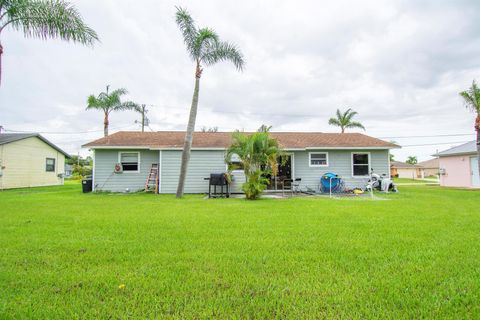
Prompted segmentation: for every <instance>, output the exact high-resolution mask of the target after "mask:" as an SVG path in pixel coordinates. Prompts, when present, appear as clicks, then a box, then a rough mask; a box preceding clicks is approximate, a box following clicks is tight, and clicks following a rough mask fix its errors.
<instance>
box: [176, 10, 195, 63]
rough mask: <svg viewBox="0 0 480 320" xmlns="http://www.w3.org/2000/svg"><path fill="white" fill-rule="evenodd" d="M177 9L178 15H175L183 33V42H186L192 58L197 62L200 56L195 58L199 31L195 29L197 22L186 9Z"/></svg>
mask: <svg viewBox="0 0 480 320" xmlns="http://www.w3.org/2000/svg"><path fill="white" fill-rule="evenodd" d="M176 8H177V13H176V14H175V21H176V22H177V26H178V28H179V29H180V31H181V32H182V35H183V42H185V45H186V46H187V50H188V53H189V54H190V57H191V58H192V59H193V60H197V58H198V56H197V57H196V56H195V39H197V36H198V31H197V28H196V27H195V22H194V21H193V18H192V17H191V16H190V13H189V12H188V11H187V10H186V9H184V8H181V7H176Z"/></svg>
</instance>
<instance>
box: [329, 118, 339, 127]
mask: <svg viewBox="0 0 480 320" xmlns="http://www.w3.org/2000/svg"><path fill="white" fill-rule="evenodd" d="M328 124H329V125H332V126H337V127H341V126H342V124H341V122H340V120H338V119H336V118H330V120H328Z"/></svg>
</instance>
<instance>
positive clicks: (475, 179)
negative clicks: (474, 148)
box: [470, 157, 480, 187]
mask: <svg viewBox="0 0 480 320" xmlns="http://www.w3.org/2000/svg"><path fill="white" fill-rule="evenodd" d="M470 170H472V172H471V174H472V187H480V176H479V174H478V158H477V157H472V158H470Z"/></svg>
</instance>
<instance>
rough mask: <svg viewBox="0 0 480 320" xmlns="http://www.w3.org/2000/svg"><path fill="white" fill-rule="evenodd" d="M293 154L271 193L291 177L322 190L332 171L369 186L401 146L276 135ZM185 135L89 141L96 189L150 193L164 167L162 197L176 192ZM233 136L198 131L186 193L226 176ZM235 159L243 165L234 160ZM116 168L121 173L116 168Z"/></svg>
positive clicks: (236, 186) (355, 138) (240, 178)
mask: <svg viewBox="0 0 480 320" xmlns="http://www.w3.org/2000/svg"><path fill="white" fill-rule="evenodd" d="M271 135H272V137H273V138H276V139H277V140H278V141H279V143H280V144H281V145H282V147H283V148H284V149H285V150H286V152H287V153H288V156H287V160H286V161H285V163H284V164H282V165H280V166H279V170H278V171H279V175H278V176H277V177H274V178H271V183H270V185H269V189H273V190H279V189H281V188H282V183H283V181H284V180H285V179H295V178H300V179H301V186H300V187H301V188H306V187H309V188H312V189H318V186H319V183H320V178H321V176H322V175H323V174H325V173H327V172H334V173H337V174H339V175H340V176H341V177H342V178H343V179H344V181H345V184H346V186H347V187H350V188H353V187H364V186H365V184H366V183H367V180H368V179H369V174H370V172H371V171H372V170H373V171H374V172H376V173H378V174H386V175H387V176H388V175H389V172H390V171H389V150H390V149H392V148H398V147H399V146H397V145H395V144H392V143H389V142H386V141H383V140H379V139H376V138H372V137H369V136H366V135H363V134H360V133H342V134H340V133H315V132H272V133H271ZM184 138H185V132H180V131H162V132H126V131H121V132H117V133H114V134H112V135H109V136H107V137H104V138H101V139H98V140H95V141H92V142H90V143H87V144H86V145H84V146H83V147H87V148H90V149H91V150H92V151H93V153H94V158H93V188H94V190H102V191H103V190H106V191H107V190H108V191H115V192H128V191H135V190H141V189H144V186H145V182H146V179H147V176H148V174H149V171H150V169H151V166H152V164H158V167H159V177H158V180H159V183H158V191H159V193H175V192H176V188H177V184H178V177H179V173H180V162H181V153H182V148H183V141H184ZM231 142H232V133H231V132H195V133H194V137H193V146H192V152H191V158H190V162H189V166H188V171H187V179H186V183H185V192H186V193H206V192H208V181H206V180H205V178H207V177H209V176H210V174H211V173H222V172H226V170H227V164H226V163H225V150H226V149H227V148H228V147H229V146H230V145H231ZM234 161H239V160H238V159H236V160H235V159H234ZM115 168H116V169H117V170H115ZM120 172H121V173H120ZM232 175H233V183H232V189H233V191H234V192H239V191H240V190H241V185H242V183H243V182H244V181H245V177H244V174H243V171H234V172H233V173H232Z"/></svg>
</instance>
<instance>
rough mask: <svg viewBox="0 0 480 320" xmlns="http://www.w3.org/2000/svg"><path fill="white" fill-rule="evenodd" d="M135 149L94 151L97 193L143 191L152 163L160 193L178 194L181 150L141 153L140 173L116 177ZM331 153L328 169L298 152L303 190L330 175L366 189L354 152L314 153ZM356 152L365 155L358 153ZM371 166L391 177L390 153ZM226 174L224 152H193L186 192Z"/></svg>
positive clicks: (373, 158)
mask: <svg viewBox="0 0 480 320" xmlns="http://www.w3.org/2000/svg"><path fill="white" fill-rule="evenodd" d="M121 151H135V150H101V149H97V150H96V151H95V168H94V184H95V189H96V190H108V191H114V192H124V191H125V189H126V188H129V189H130V191H135V190H140V189H143V188H144V184H145V181H146V179H147V175H148V172H149V170H150V166H151V164H152V163H159V160H160V159H161V162H160V164H161V165H160V171H161V175H160V178H159V180H160V193H170V194H171V193H175V192H176V190H177V184H178V177H179V175H180V164H181V154H182V152H181V151H180V150H162V151H145V150H142V151H140V150H136V151H140V172H139V173H127V172H124V173H122V174H115V173H113V171H114V166H115V164H116V163H117V162H118V153H119V152H121ZM315 151H319V152H328V157H329V166H328V167H309V152H310V151H295V152H292V154H293V156H294V164H293V175H294V178H302V182H301V188H306V187H307V186H308V187H309V188H312V189H315V190H317V189H318V185H319V182H320V178H321V176H322V175H323V174H325V173H327V172H334V173H337V174H339V175H340V176H341V177H342V178H343V179H344V181H345V184H346V186H347V187H348V188H354V187H365V185H366V183H367V180H368V177H361V178H358V177H355V178H354V177H352V160H351V158H352V152H356V151H355V150H312V151H311V152H315ZM357 152H365V151H364V150H359V151H357ZM368 152H369V153H370V167H371V168H373V170H374V172H375V173H377V174H380V175H382V174H386V175H387V176H388V175H389V165H388V150H370V151H368ZM225 171H226V165H225V162H224V151H223V150H208V151H207V150H193V151H192V153H191V157H190V162H189V166H188V171H187V178H186V182H185V193H207V192H208V180H205V178H207V177H209V176H210V173H223V172H225ZM233 176H234V178H233V185H232V186H231V189H230V190H231V192H240V191H241V186H242V184H243V182H244V181H245V176H244V174H243V171H234V172H233Z"/></svg>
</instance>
